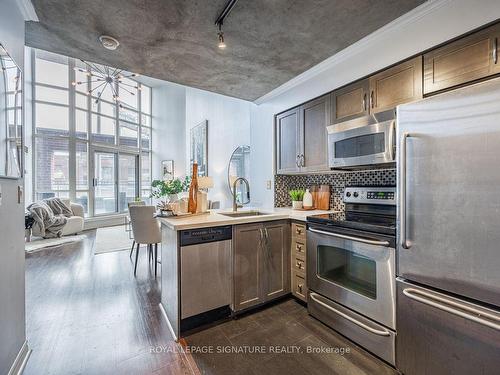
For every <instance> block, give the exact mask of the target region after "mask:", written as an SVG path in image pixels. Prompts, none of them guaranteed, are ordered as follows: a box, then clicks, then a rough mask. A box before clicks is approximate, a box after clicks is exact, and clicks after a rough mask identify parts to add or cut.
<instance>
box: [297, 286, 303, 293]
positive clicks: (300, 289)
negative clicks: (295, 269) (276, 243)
mask: <svg viewBox="0 0 500 375" xmlns="http://www.w3.org/2000/svg"><path fill="white" fill-rule="evenodd" d="M302 287H303V285H302V284H299V285H297V288H298V289H299V292H300V293H302Z"/></svg>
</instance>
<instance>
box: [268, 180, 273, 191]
mask: <svg viewBox="0 0 500 375" xmlns="http://www.w3.org/2000/svg"><path fill="white" fill-rule="evenodd" d="M272 186H273V182H272V181H271V180H267V182H266V187H267V190H271V188H272Z"/></svg>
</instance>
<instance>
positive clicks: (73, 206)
mask: <svg viewBox="0 0 500 375" xmlns="http://www.w3.org/2000/svg"><path fill="white" fill-rule="evenodd" d="M61 200H62V201H63V202H64V204H65V205H66V206H68V207H69V209H70V210H71V212H73V216H70V217H68V218H67V219H68V222H67V223H66V225H65V226H64V228H63V230H62V235H63V236H67V235H70V234H76V233H80V232H81V231H83V224H84V216H85V215H84V211H83V206H82V205H81V204H78V203H71V202H70V200H69V199H61ZM31 233H32V235H33V236H40V229H39V228H38V225H37V224H35V225H33V229H32V230H31Z"/></svg>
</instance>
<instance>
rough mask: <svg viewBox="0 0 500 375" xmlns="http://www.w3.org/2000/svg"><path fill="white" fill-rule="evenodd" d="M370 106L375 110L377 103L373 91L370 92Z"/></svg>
mask: <svg viewBox="0 0 500 375" xmlns="http://www.w3.org/2000/svg"><path fill="white" fill-rule="evenodd" d="M370 106H371V107H372V108H375V101H374V100H373V90H372V91H371V92H370Z"/></svg>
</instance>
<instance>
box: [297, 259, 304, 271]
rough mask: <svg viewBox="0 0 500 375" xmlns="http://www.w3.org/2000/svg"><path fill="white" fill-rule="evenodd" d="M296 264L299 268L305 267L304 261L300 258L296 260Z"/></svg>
mask: <svg viewBox="0 0 500 375" xmlns="http://www.w3.org/2000/svg"><path fill="white" fill-rule="evenodd" d="M295 265H296V266H297V268H298V269H299V270H301V269H303V263H302V262H301V261H300V260H298V261H296V262H295Z"/></svg>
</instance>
